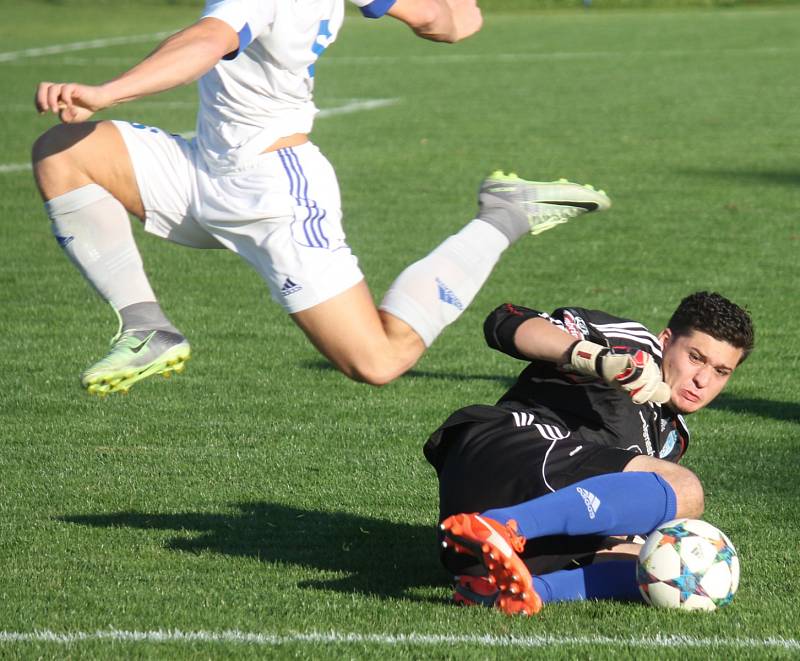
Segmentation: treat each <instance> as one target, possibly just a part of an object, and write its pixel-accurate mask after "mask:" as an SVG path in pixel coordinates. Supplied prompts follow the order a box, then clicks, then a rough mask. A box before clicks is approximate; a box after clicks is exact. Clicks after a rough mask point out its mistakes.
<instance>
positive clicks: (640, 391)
mask: <svg viewBox="0 0 800 661" xmlns="http://www.w3.org/2000/svg"><path fill="white" fill-rule="evenodd" d="M565 367H566V369H568V370H570V371H572V372H577V373H578V374H585V375H587V376H599V377H600V378H601V379H603V380H604V381H605V382H606V383H610V384H611V385H615V386H618V387H619V388H622V390H625V391H627V392H629V393H630V395H631V399H632V400H633V401H634V403H635V404H644V403H645V402H654V403H656V404H663V403H665V402H668V401H669V398H670V388H669V386H668V385H667V384H666V383H664V381H663V380H662V378H661V370H660V369H659V367H658V365H657V364H656V361H655V360H654V359H653V356H651V355H650V354H649V353H647V352H646V351H642V350H641V349H635V348H633V347H614V348H611V349H609V348H608V347H604V346H602V345H600V344H595V343H594V342H589V341H587V340H582V341H580V342H576V343H575V344H574V345H573V347H572V352H571V353H570V362H569V364H567V365H565Z"/></svg>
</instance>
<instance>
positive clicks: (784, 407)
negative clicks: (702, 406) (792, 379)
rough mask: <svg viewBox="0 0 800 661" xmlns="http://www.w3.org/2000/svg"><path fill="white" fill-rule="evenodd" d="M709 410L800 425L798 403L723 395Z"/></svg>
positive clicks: (799, 404) (799, 405)
mask: <svg viewBox="0 0 800 661" xmlns="http://www.w3.org/2000/svg"><path fill="white" fill-rule="evenodd" d="M709 408H711V409H721V410H723V411H732V412H734V413H750V414H753V415H757V416H760V417H762V418H771V419H773V420H787V421H789V422H797V423H800V403H798V402H777V401H773V400H771V399H756V398H754V397H737V396H736V395H729V394H726V393H721V394H720V395H719V396H718V397H717V398H716V399H715V400H714V401H713V402H712V403H711V404H710V405H709Z"/></svg>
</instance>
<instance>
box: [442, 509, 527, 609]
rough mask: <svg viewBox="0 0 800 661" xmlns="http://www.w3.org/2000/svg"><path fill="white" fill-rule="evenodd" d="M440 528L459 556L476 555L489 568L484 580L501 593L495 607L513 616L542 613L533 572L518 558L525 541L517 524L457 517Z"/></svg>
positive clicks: (469, 516)
mask: <svg viewBox="0 0 800 661" xmlns="http://www.w3.org/2000/svg"><path fill="white" fill-rule="evenodd" d="M439 527H440V528H441V529H442V531H443V532H444V541H443V542H442V544H444V545H445V546H446V547H448V546H450V547H452V548H453V550H454V551H455V552H456V553H464V554H467V555H472V556H474V557H475V558H477V559H478V560H480V561H481V563H482V564H483V565H484V566H485V567H486V569H487V571H488V576H487V577H486V578H485V579H484V580H485V581H486V582H488V583H489V584H490V585H494V586H495V589H496V590H498V592H499V593H498V595H497V598H496V603H495V605H496V606H497V607H498V608H499V609H500V610H502V611H503V612H504V613H509V614H512V615H513V614H517V613H521V614H524V615H534V614H535V613H538V612H539V611H540V610H542V600H541V598H540V597H539V595H538V594H536V591H535V590H534V589H533V579H532V578H531V573H530V571H528V568H527V567H526V566H525V563H524V562H523V561H522V559H521V558H520V557H519V555H517V554H518V553H521V552H522V550H523V549H524V548H525V538H524V537H523V536H522V535H520V534H519V532H518V531H517V524H516V522H515V521H509V522H508V523H507V524H505V525H503V524H502V523H499V522H498V521H495V520H494V519H490V518H488V517H485V516H481V515H480V514H454V515H453V516H449V517H447V518H446V519H445V520H444V521H442V523H441V524H439ZM483 587H485V586H483ZM456 592H457V593H458V586H457V587H456ZM484 596H485V595H484ZM454 598H455V600H456V601H458V602H463V600H459V599H458V598H456V597H455V596H454Z"/></svg>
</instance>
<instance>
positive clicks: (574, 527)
mask: <svg viewBox="0 0 800 661" xmlns="http://www.w3.org/2000/svg"><path fill="white" fill-rule="evenodd" d="M676 508H677V503H676V499H675V492H674V491H673V489H672V487H671V486H670V485H669V483H668V482H667V481H666V480H665V479H664V478H662V477H661V476H660V475H658V474H657V473H634V472H631V473H608V474H606V475H597V476H596V477H590V478H588V479H586V480H581V481H580V482H576V483H575V484H572V485H570V486H568V487H564V488H563V489H559V490H558V491H554V492H553V493H549V494H547V495H545V496H541V497H540V498H534V499H533V500H529V501H527V502H525V503H520V504H519V505H512V506H511V507H502V508H497V509H492V510H487V511H486V512H484V513H483V514H484V515H485V516H488V517H490V518H492V519H495V520H496V521H500V522H501V523H505V522H506V521H508V520H509V519H514V520H515V521H516V522H517V526H518V527H519V531H520V532H521V533H522V534H523V535H524V536H525V537H544V536H545V535H643V534H648V533H650V532H651V531H652V530H654V529H655V528H656V527H657V526H658V525H659V524H660V523H663V522H664V521H669V520H670V519H674V518H675V512H676Z"/></svg>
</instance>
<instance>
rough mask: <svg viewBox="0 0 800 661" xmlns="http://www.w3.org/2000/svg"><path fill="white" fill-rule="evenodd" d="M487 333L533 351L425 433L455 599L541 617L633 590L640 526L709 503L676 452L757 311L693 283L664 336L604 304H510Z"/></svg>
mask: <svg viewBox="0 0 800 661" xmlns="http://www.w3.org/2000/svg"><path fill="white" fill-rule="evenodd" d="M484 332H485V336H486V341H487V343H488V344H489V346H491V347H492V348H494V349H497V350H499V351H502V352H503V353H506V354H508V355H510V356H512V357H514V358H518V359H520V360H524V361H527V362H528V363H529V364H528V365H527V367H526V368H525V369H524V370H523V371H522V373H521V374H520V376H519V378H518V379H517V381H516V383H515V384H514V385H513V386H512V387H511V389H510V390H509V391H508V392H507V393H506V394H505V395H503V397H501V398H500V401H499V402H498V403H497V404H496V405H495V406H481V405H474V406H468V407H466V408H463V409H460V410H459V411H456V412H455V413H454V414H453V415H451V416H450V417H449V418H448V419H447V420H446V421H445V422H444V424H443V425H442V426H441V427H439V429H437V430H436V431H435V432H434V433H433V434H432V435H431V437H430V439H429V440H428V442H427V443H426V444H425V448H424V453H425V456H426V458H427V459H428V461H429V462H430V463H431V464H432V465H433V466H434V468H435V469H436V471H437V474H438V477H439V507H440V512H439V520H440V522H441V524H440V541H441V542H442V555H441V559H442V562H443V564H444V565H445V567H446V568H447V569H448V570H449V571H450V572H451V573H452V574H453V575H454V576H455V577H456V584H455V594H454V599H455V601H456V602H459V603H464V604H484V605H490V606H495V607H498V608H500V609H501V610H503V611H505V612H507V613H526V614H533V613H536V612H538V611H539V610H540V609H541V607H542V603H543V602H548V601H568V600H577V599H603V598H616V599H634V598H637V597H638V590H637V587H636V582H635V565H634V564H633V562H632V560H633V559H635V557H636V554H637V553H638V545H636V544H635V542H636V540H635V539H634V538H635V536H636V535H640V534H642V535H644V534H648V533H649V532H651V531H652V530H653V529H655V528H656V527H657V526H658V525H659V524H661V523H662V522H664V521H668V520H670V519H674V518H677V517H689V518H699V517H700V516H701V515H702V513H703V509H704V494H703V487H702V485H701V483H700V481H699V479H698V478H697V477H696V476H695V475H694V473H692V472H691V471H690V470H688V469H687V468H683V467H681V466H679V465H678V464H677V462H678V460H679V459H680V458H681V457H682V456H683V454H684V453H685V452H686V449H687V447H688V444H689V430H688V429H687V427H686V424H685V421H684V418H683V415H684V414H688V413H693V412H695V411H697V410H699V409H701V408H703V407H704V406H706V405H707V404H709V403H710V402H711V401H712V400H713V399H714V398H715V397H716V396H717V395H718V394H719V393H720V391H721V390H722V389H723V388H724V387H725V384H726V383H727V382H728V379H729V378H730V376H731V374H732V373H733V371H734V370H735V369H736V367H737V366H738V365H739V364H741V362H742V361H743V360H744V359H745V358H746V357H747V355H748V354H749V353H750V351H751V350H752V348H753V337H754V335H753V326H752V321H751V319H750V316H749V315H748V313H747V312H746V311H745V310H743V309H742V308H740V307H739V306H737V305H735V304H734V303H732V302H731V301H729V300H728V299H726V298H724V297H723V296H721V295H719V294H716V293H708V292H697V293H694V294H691V295H690V296H687V297H686V298H685V299H683V301H681V303H680V305H679V306H678V308H677V310H676V311H675V312H674V314H673V315H672V317H671V319H670V320H669V323H668V324H667V327H666V328H665V329H664V330H663V331H661V333H659V334H658V335H657V336H656V335H653V334H652V333H651V332H650V331H649V330H648V329H647V328H646V327H645V326H643V325H642V324H640V323H638V322H636V321H631V320H628V319H622V318H619V317H615V316H612V315H610V314H607V313H605V312H600V311H597V310H587V309H584V308H573V307H565V308H560V309H558V310H556V311H555V312H553V314H552V315H548V314H545V313H543V312H538V311H535V310H531V309H527V308H523V307H519V306H515V305H503V306H500V307H498V308H497V309H496V310H494V311H493V312H492V313H491V314H490V315H489V316H488V318H487V319H486V321H485V324H484ZM478 513H480V514H478ZM626 536H630V537H628V538H627V539H626ZM526 539H527V542H526ZM609 552H613V554H612V553H609ZM601 558H602V559H604V560H606V561H605V562H602V563H601V562H595V561H597V560H599V559H601ZM614 558H622V559H614Z"/></svg>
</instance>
